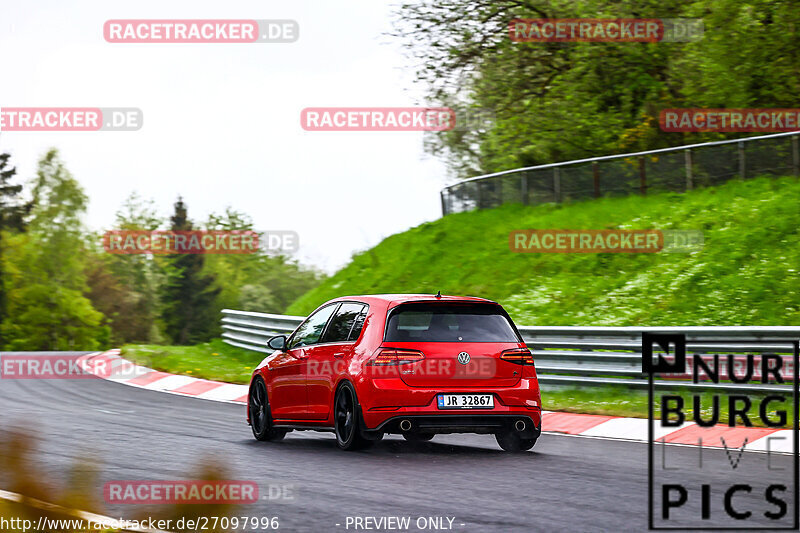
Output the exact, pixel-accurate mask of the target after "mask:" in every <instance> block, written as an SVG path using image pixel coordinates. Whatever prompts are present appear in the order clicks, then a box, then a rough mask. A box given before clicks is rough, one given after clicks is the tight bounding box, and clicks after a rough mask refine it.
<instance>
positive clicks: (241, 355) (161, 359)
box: [122, 339, 265, 384]
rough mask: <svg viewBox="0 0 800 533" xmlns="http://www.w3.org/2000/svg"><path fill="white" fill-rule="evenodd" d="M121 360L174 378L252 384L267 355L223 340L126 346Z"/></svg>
mask: <svg viewBox="0 0 800 533" xmlns="http://www.w3.org/2000/svg"><path fill="white" fill-rule="evenodd" d="M122 356H123V357H125V358H126V359H128V360H130V361H133V362H134V363H137V364H140V365H144V366H147V367H150V368H152V369H155V370H161V371H163V372H170V373H172V374H185V375H187V376H193V377H196V378H204V379H211V380H215V381H226V382H228V383H244V384H247V383H250V375H251V374H252V373H253V369H254V368H255V367H256V366H258V363H260V362H261V360H262V359H263V358H264V356H265V354H262V353H259V352H253V351H250V350H244V349H242V348H237V347H235V346H230V345H228V344H225V343H224V342H222V340H221V339H214V340H212V341H211V342H206V343H203V344H198V345H195V346H157V345H154V344H127V345H125V346H123V347H122Z"/></svg>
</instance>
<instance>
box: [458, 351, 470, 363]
mask: <svg viewBox="0 0 800 533" xmlns="http://www.w3.org/2000/svg"><path fill="white" fill-rule="evenodd" d="M458 362H459V363H461V364H462V365H466V364H467V363H469V354H468V353H467V352H461V353H460V354H458Z"/></svg>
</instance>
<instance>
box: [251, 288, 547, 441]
mask: <svg viewBox="0 0 800 533" xmlns="http://www.w3.org/2000/svg"><path fill="white" fill-rule="evenodd" d="M269 346H270V347H271V348H273V349H274V350H276V352H275V353H273V354H272V355H270V356H268V357H266V358H265V359H264V360H263V361H262V362H261V364H260V365H259V366H258V368H256V370H255V371H254V372H253V378H252V380H251V382H250V394H249V401H248V405H247V421H248V423H249V424H250V426H251V427H252V430H253V435H255V437H256V439H258V440H271V441H275V440H280V439H282V438H283V437H284V436H285V435H286V433H287V432H289V431H293V430H317V431H332V432H334V433H335V434H336V442H337V444H338V445H339V447H340V448H342V449H344V450H354V449H358V448H363V447H366V446H368V445H370V444H372V443H374V442H375V441H378V440H380V439H381V438H383V436H384V434H387V433H395V434H402V435H403V437H405V438H406V439H407V440H416V441H422V440H429V439H431V438H433V436H434V435H435V434H437V433H490V434H494V435H495V436H496V438H497V442H498V444H499V445H500V447H501V448H503V449H504V450H507V451H520V450H529V449H530V448H531V447H533V445H534V444H535V443H536V439H537V438H538V437H539V434H540V432H541V398H540V395H539V384H538V381H537V379H536V369H535V368H534V365H533V356H532V354H531V352H530V351H529V350H528V349H527V348H526V346H525V343H524V342H523V341H522V338H521V337H520V335H519V332H518V331H517V328H516V327H515V326H514V323H513V322H512V321H511V318H510V317H509V316H508V314H507V313H506V312H505V310H504V309H503V308H502V307H501V306H500V305H499V304H497V303H495V302H492V301H489V300H484V299H482V298H469V297H457V296H440V295H436V296H431V295H406V294H403V295H371V296H348V297H343V298H337V299H335V300H331V301H330V302H327V303H326V304H324V305H322V306H321V307H319V308H318V309H317V310H316V311H314V312H313V313H312V314H311V315H310V316H309V317H308V318H307V319H306V320H305V321H304V322H303V323H302V324H301V325H300V326H299V327H298V328H297V329H296V330H295V331H294V333H292V334H291V335H289V336H288V337H286V336H285V335H279V336H277V337H273V338H272V339H270V341H269Z"/></svg>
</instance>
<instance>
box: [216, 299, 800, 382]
mask: <svg viewBox="0 0 800 533" xmlns="http://www.w3.org/2000/svg"><path fill="white" fill-rule="evenodd" d="M222 314H223V318H222V329H223V333H222V338H223V340H224V341H225V342H226V343H228V344H231V345H233V346H238V347H240V348H246V349H248V350H254V351H257V352H262V353H272V352H273V350H271V349H269V348H268V347H267V346H266V344H267V341H268V340H269V338H270V337H272V336H273V335H280V334H289V333H291V332H293V331H294V330H295V328H297V326H299V325H300V323H301V322H302V321H303V319H304V317H299V316H286V315H270V314H265V313H253V312H247V311H236V310H232V309H224V310H223V311H222ZM518 329H519V332H520V333H521V334H522V338H523V339H524V340H525V343H526V344H527V345H528V347H529V348H530V349H531V351H532V352H533V354H534V360H535V361H536V371H537V374H538V376H539V382H540V383H541V384H543V385H547V386H553V387H565V386H566V387H581V386H582V387H586V386H589V387H608V386H617V387H620V386H621V387H629V388H637V389H643V388H647V385H648V380H647V376H646V375H644V374H643V373H642V354H641V347H642V333H643V332H652V333H684V334H686V339H687V340H686V342H687V351H688V353H698V354H715V353H723V354H724V353H734V354H736V353H739V354H744V353H755V354H758V353H776V354H781V355H784V356H791V355H792V347H791V345H790V344H788V343H790V342H793V341H797V340H798V339H800V326H719V327H572V326H559V327H550V326H519V327H518ZM734 340H736V341H738V342H735V343H734V342H731V341H734ZM747 341H751V342H747ZM788 362H790V363H791V361H788ZM795 370H796V369H794V368H793V369H792V372H794V371H795ZM791 375H792V376H793V375H794V374H793V373H792V374H791ZM655 384H656V386H658V387H662V388H678V387H686V388H690V389H703V390H714V389H735V390H740V391H747V392H775V391H776V390H784V391H787V392H788V391H791V387H790V386H788V385H786V386H776V385H760V384H748V385H746V386H745V385H737V384H730V383H724V382H722V381H721V382H720V383H718V384H714V383H698V384H694V383H691V382H688V381H681V380H674V379H657V380H655Z"/></svg>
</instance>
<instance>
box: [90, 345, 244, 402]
mask: <svg viewBox="0 0 800 533" xmlns="http://www.w3.org/2000/svg"><path fill="white" fill-rule="evenodd" d="M79 363H80V364H81V366H82V368H84V369H85V370H86V371H87V372H89V373H91V374H94V375H95V376H98V377H101V378H103V379H106V380H108V381H114V382H116V383H122V384H123V385H130V386H132V387H139V388H140V389H148V390H154V391H160V392H168V393H170V394H178V395H181V396H192V397H194V398H203V399H204V400H214V401H217V402H227V403H238V404H245V403H247V392H248V386H247V385H235V384H233V383H223V382H221V381H210V380H207V379H200V378H193V377H190V376H180V375H176V374H169V373H167V372H159V371H158V370H153V369H152V368H147V367H144V366H139V365H137V364H134V363H131V362H130V361H128V360H127V359H123V358H122V357H121V356H120V355H119V350H109V351H107V352H103V353H93V354H89V355H84V356H82V357H80V358H79Z"/></svg>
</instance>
